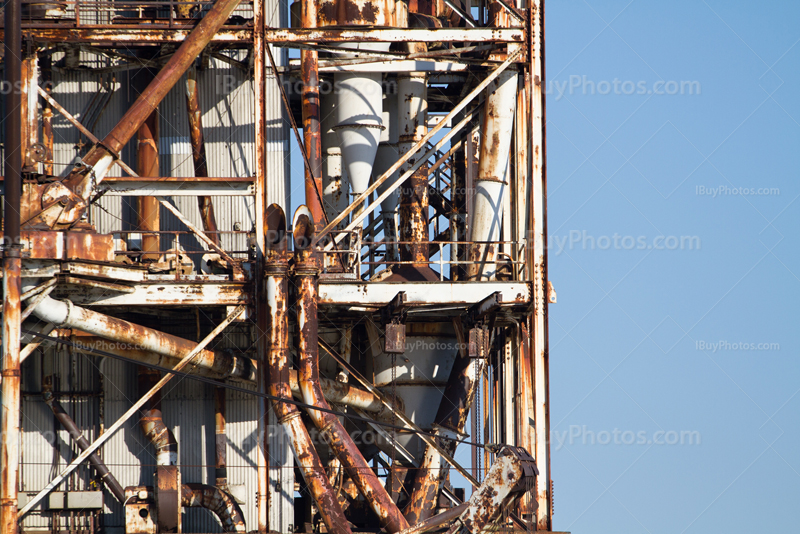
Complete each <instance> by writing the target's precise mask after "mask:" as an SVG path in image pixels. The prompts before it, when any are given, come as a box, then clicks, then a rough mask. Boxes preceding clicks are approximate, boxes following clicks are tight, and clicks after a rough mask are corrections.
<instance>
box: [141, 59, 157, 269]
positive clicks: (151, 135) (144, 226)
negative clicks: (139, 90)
mask: <svg viewBox="0 0 800 534" xmlns="http://www.w3.org/2000/svg"><path fill="white" fill-rule="evenodd" d="M146 73H149V70H147V69H143V70H142V71H140V73H139V76H146ZM158 138H159V132H158V111H154V112H152V113H151V114H150V115H148V116H147V120H145V121H144V123H143V124H142V125H141V126H140V127H139V129H138V130H137V131H136V140H137V145H136V172H137V174H139V176H149V177H156V176H160V171H159V165H158ZM136 200H137V210H136V211H137V226H138V228H137V229H138V230H140V231H141V232H142V253H143V254H142V259H143V260H151V261H158V258H159V256H160V254H159V251H160V250H161V236H160V235H159V234H158V233H157V232H158V231H159V230H160V229H161V204H159V202H158V199H157V198H156V197H137V199H136ZM150 232H156V233H150Z"/></svg>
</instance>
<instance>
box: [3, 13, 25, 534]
mask: <svg viewBox="0 0 800 534" xmlns="http://www.w3.org/2000/svg"><path fill="white" fill-rule="evenodd" d="M5 6H6V7H5V25H4V26H5V27H4V30H5V34H4V54H5V55H4V56H3V58H4V59H3V61H4V62H5V69H4V71H5V76H4V78H5V81H6V82H7V83H8V87H12V88H16V87H20V85H19V83H20V81H21V78H22V61H21V58H22V33H21V26H22V10H21V7H22V6H21V0H9V1H8V2H6V4H5ZM5 103H6V116H5V121H6V124H5V150H4V151H3V156H4V158H5V161H4V176H5V183H4V185H5V194H4V198H3V226H4V228H3V241H4V242H3V245H4V247H3V248H4V251H3V252H4V256H3V333H2V351H3V361H2V364H0V375H2V385H1V386H0V401H2V413H0V437H1V438H2V439H0V460H1V461H0V529H2V533H3V534H16V532H17V528H18V527H17V479H18V478H19V452H20V450H19V447H20V418H19V411H20V373H19V365H20V360H19V349H20V326H21V325H20V322H21V321H20V304H21V302H20V294H21V289H22V278H21V269H22V263H21V260H20V248H21V245H20V200H21V198H22V150H21V145H22V139H21V136H22V117H21V116H20V112H19V110H20V109H21V106H22V94H21V93H20V91H9V92H8V94H6V95H5Z"/></svg>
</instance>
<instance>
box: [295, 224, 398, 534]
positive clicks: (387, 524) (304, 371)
mask: <svg viewBox="0 0 800 534" xmlns="http://www.w3.org/2000/svg"><path fill="white" fill-rule="evenodd" d="M298 212H300V210H298ZM293 227H294V243H295V278H294V282H295V286H296V287H297V328H298V330H299V332H300V342H299V352H300V389H301V391H302V393H303V400H304V401H305V402H306V403H308V404H311V405H313V406H318V407H320V408H324V409H326V410H330V406H329V405H328V403H327V402H326V401H325V397H324V396H323V394H322V390H321V388H320V384H319V378H320V377H319V345H318V343H319V335H318V318H317V291H318V283H319V282H318V278H317V277H318V274H319V268H318V267H317V263H316V260H315V258H313V257H312V256H311V254H310V250H308V249H309V248H310V246H309V245H310V244H311V242H312V241H313V238H314V229H313V223H312V221H311V220H310V219H309V217H308V216H307V215H305V214H302V213H301V214H300V215H299V216H298V217H296V218H295V221H294V225H293ZM309 415H310V416H311V419H312V420H313V421H314V424H315V425H316V427H317V428H318V429H319V430H320V432H322V434H323V435H324V436H325V437H326V438H327V439H326V441H327V443H328V445H329V446H330V448H331V450H332V451H333V453H334V454H335V455H336V457H337V458H338V459H339V461H340V462H341V464H342V466H343V467H344V469H345V471H346V472H347V474H348V475H349V476H350V478H351V479H352V480H353V482H355V484H356V486H358V489H359V491H360V492H361V494H362V495H363V496H364V498H366V500H367V502H368V503H369V505H370V507H371V508H372V510H373V511H374V512H375V514H376V515H377V516H378V519H379V521H380V523H381V525H382V526H383V528H384V529H385V530H386V531H387V532H389V533H390V534H393V533H396V532H399V531H401V530H403V529H405V528H408V523H407V522H406V520H405V519H404V518H403V515H402V514H401V513H400V510H399V509H398V508H397V505H395V503H394V502H393V501H392V499H391V497H389V494H388V493H387V492H386V488H384V486H383V484H381V482H380V480H378V477H377V475H376V474H375V472H374V471H373V470H372V469H371V468H370V466H369V464H368V463H367V461H366V460H365V459H364V456H363V455H362V454H361V452H360V451H359V450H358V447H357V446H356V444H355V443H354V442H353V440H352V438H351V437H350V435H349V434H348V433H347V431H346V430H345V428H344V426H343V425H342V423H341V422H340V421H339V419H338V418H337V417H336V416H334V415H333V414H331V413H328V412H321V411H318V410H309Z"/></svg>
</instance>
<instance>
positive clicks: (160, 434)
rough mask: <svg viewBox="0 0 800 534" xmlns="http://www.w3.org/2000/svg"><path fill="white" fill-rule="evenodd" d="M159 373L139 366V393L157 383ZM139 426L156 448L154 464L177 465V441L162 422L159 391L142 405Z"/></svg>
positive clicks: (142, 393) (144, 391)
mask: <svg viewBox="0 0 800 534" xmlns="http://www.w3.org/2000/svg"><path fill="white" fill-rule="evenodd" d="M160 379H161V373H160V372H159V371H156V370H154V369H150V368H148V367H139V395H144V394H145V393H147V392H148V391H150V389H151V388H152V387H153V386H154V385H156V384H157V383H158V381H159V380H160ZM139 427H140V428H141V429H142V433H143V434H144V435H145V437H146V438H147V440H148V441H149V442H150V443H152V444H153V447H155V449H156V465H178V441H177V440H176V439H175V435H174V434H173V433H172V431H171V430H170V429H169V428H167V425H165V424H164V419H163V416H162V414H161V392H160V391H158V392H156V394H155V395H153V396H152V397H151V398H150V400H149V401H148V402H147V403H145V405H144V406H142V418H141V419H140V420H139Z"/></svg>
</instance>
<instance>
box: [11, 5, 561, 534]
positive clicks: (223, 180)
mask: <svg viewBox="0 0 800 534" xmlns="http://www.w3.org/2000/svg"><path fill="white" fill-rule="evenodd" d="M1 13H2V15H1V16H2V19H1V22H0V24H2V32H3V41H4V53H3V57H2V71H3V80H2V85H0V89H2V91H0V92H2V95H3V113H2V117H3V128H2V134H3V137H2V153H3V172H2V194H3V208H2V237H3V239H2V247H1V250H0V252H2V288H3V307H2V318H3V330H2V362H1V364H0V379H1V380H2V383H0V397H2V412H0V529H2V532H1V533H0V534H16V533H18V532H69V533H74V534H90V533H91V534H94V533H96V532H97V533H100V532H110V533H123V532H124V533H126V534H145V533H147V534H151V533H152V534H155V533H167V532H178V533H180V532H187V533H189V532H258V533H265V534H266V533H268V532H276V533H282V534H283V533H309V534H310V533H312V532H313V533H332V534H350V533H352V532H376V533H377V532H387V533H388V534H418V533H419V534H421V533H424V532H434V531H439V532H447V533H448V534H466V533H471V534H477V533H478V532H485V531H497V530H501V531H507V532H522V531H524V532H532V531H553V523H552V516H553V496H552V491H553V483H552V477H551V473H550V450H549V442H548V435H549V415H548V413H549V398H548V388H549V386H548V357H549V355H548V338H547V329H548V325H547V310H548V306H549V305H550V304H551V303H554V302H555V292H554V290H553V287H552V284H551V283H550V282H549V280H548V272H547V243H546V235H547V204H546V192H547V188H546V159H545V154H546V146H545V94H544V90H543V88H544V86H545V81H544V72H545V70H544V42H545V39H544V36H545V35H544V1H543V0H294V1H293V2H292V1H291V0H248V1H247V2H244V1H242V0H202V1H201V0H171V1H167V2H164V1H155V0H122V1H120V0H114V1H111V0H65V1H60V0H59V1H53V2H42V1H39V0H9V1H8V2H5V3H4V5H3V9H2V12H1ZM292 151H294V152H295V153H296V154H299V158H297V159H298V161H300V165H299V166H294V167H292V165H291V164H290V163H291V158H289V153H290V152H292ZM300 181H302V187H300V186H299V183H300ZM294 182H296V185H297V187H293V183H294ZM292 191H301V192H302V193H301V195H302V198H301V199H299V200H298V199H297V198H295V199H293V198H292V196H291V192H292ZM298 205H299V206H300V207H299V208H297V209H296V210H294V209H293V206H298ZM292 212H294V213H293V215H292ZM462 450H468V451H469V453H468V454H467V455H466V456H467V457H469V458H470V459H471V461H470V462H466V463H465V462H461V461H458V460H456V453H457V451H462ZM459 457H460V456H459Z"/></svg>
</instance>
